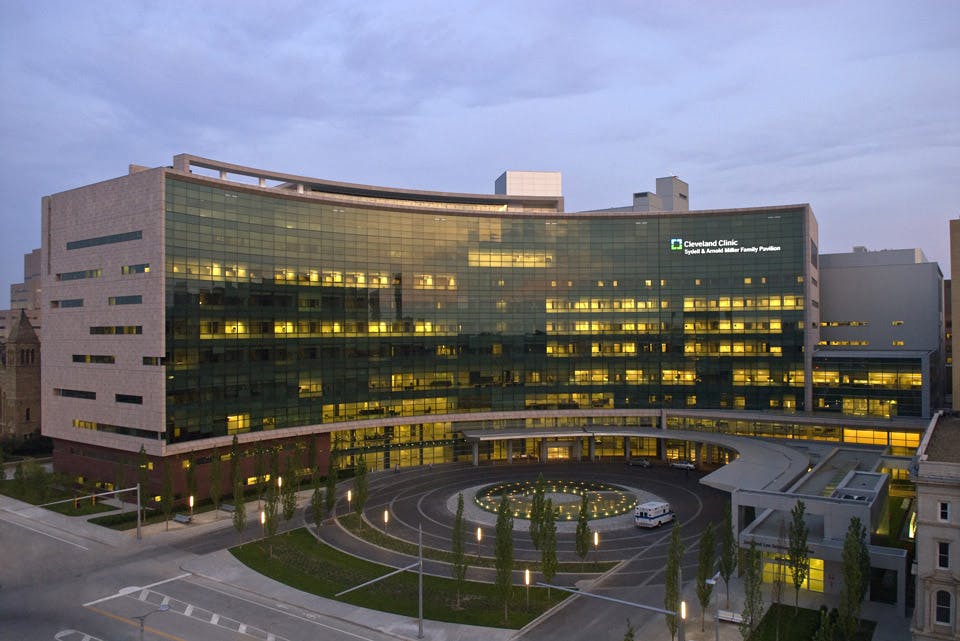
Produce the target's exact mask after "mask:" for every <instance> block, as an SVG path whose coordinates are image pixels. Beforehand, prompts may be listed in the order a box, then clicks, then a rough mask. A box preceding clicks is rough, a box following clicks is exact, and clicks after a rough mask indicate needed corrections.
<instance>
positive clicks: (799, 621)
mask: <svg viewBox="0 0 960 641" xmlns="http://www.w3.org/2000/svg"><path fill="white" fill-rule="evenodd" d="M778 612H779V616H780V636H779V641H810V639H812V638H813V635H814V634H816V632H817V628H819V627H820V611H819V610H808V609H806V608H800V610H799V612H798V613H795V612H794V608H793V606H792V605H787V604H783V603H781V604H779V605H777V604H776V603H774V604H772V605H771V606H770V607H769V609H767V613H766V614H765V615H764V617H763V620H762V621H760V625H759V626H758V627H757V629H756V631H755V632H754V633H753V635H751V637H750V641H777V639H778V637H777V614H778ZM875 626H876V623H874V622H873V621H865V620H862V621H860V631H859V634H858V635H857V636H856V641H870V639H871V638H872V637H873V628H874V627H875Z"/></svg>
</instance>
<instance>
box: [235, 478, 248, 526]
mask: <svg viewBox="0 0 960 641" xmlns="http://www.w3.org/2000/svg"><path fill="white" fill-rule="evenodd" d="M233 508H234V509H233V528H234V529H235V530H236V531H237V533H238V534H239V535H240V539H241V540H242V539H243V530H244V529H245V528H246V527H247V504H246V502H245V501H244V496H243V485H241V484H240V479H237V480H236V482H235V483H234V484H233Z"/></svg>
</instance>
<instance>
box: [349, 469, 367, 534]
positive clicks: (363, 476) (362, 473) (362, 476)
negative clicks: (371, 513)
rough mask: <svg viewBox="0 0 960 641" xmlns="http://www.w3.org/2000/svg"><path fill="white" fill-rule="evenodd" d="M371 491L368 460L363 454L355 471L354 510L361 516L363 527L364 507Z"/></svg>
mask: <svg viewBox="0 0 960 641" xmlns="http://www.w3.org/2000/svg"><path fill="white" fill-rule="evenodd" d="M369 491H370V490H369V479H368V478H367V462H366V461H365V460H364V458H363V456H358V457H357V465H356V467H355V468H354V473H353V511H354V512H356V513H357V516H358V517H360V527H363V508H364V506H365V505H366V504H367V496H368V494H369Z"/></svg>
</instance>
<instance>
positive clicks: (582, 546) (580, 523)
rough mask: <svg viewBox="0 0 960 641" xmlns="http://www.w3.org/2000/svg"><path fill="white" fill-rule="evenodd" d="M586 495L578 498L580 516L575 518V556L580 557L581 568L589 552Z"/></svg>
mask: <svg viewBox="0 0 960 641" xmlns="http://www.w3.org/2000/svg"><path fill="white" fill-rule="evenodd" d="M587 510H588V506H587V495H586V493H584V494H583V496H582V497H581V498H580V514H579V515H578V516H577V533H576V537H575V538H576V540H575V543H576V546H577V548H576V549H577V556H578V557H580V565H581V567H582V566H583V562H584V560H585V559H586V558H587V554H588V553H589V552H590V524H589V522H588V519H587V516H588V514H587Z"/></svg>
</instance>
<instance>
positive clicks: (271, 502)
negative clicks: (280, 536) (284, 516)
mask: <svg viewBox="0 0 960 641" xmlns="http://www.w3.org/2000/svg"><path fill="white" fill-rule="evenodd" d="M279 507H280V492H279V490H278V489H277V486H276V485H274V484H273V483H271V484H270V485H268V486H267V496H266V499H265V501H264V503H263V529H264V532H263V533H264V536H273V535H274V534H276V533H277V525H278V520H279V519H278V516H277V511H278V508H279Z"/></svg>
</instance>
